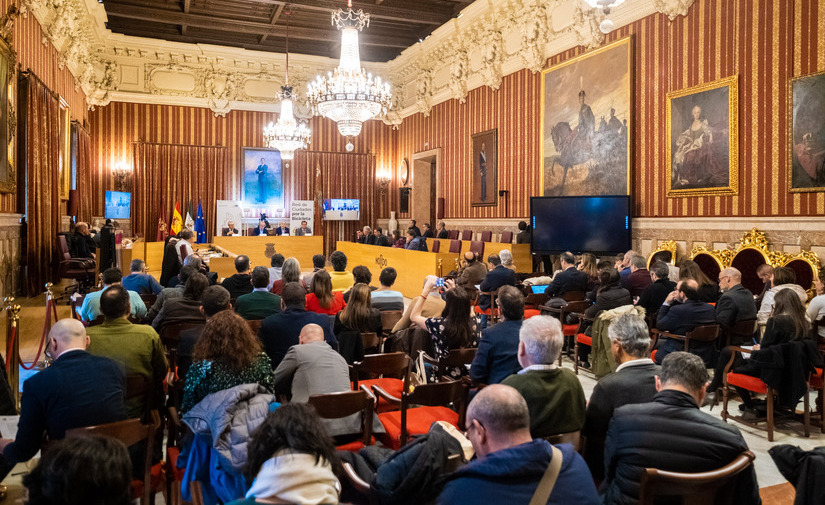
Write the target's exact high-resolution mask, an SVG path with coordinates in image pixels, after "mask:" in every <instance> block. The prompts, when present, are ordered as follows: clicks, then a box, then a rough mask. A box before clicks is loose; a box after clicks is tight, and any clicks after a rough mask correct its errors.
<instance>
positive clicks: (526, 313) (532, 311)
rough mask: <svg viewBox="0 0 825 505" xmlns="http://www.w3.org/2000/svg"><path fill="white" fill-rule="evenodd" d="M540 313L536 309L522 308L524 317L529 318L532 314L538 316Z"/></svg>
mask: <svg viewBox="0 0 825 505" xmlns="http://www.w3.org/2000/svg"><path fill="white" fill-rule="evenodd" d="M540 314H541V311H540V310H536V309H524V319H530V318H531V317H533V316H538V315H540Z"/></svg>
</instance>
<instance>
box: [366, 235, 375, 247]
mask: <svg viewBox="0 0 825 505" xmlns="http://www.w3.org/2000/svg"><path fill="white" fill-rule="evenodd" d="M376 239H377V237H376V236H375V235H373V234H372V233H370V234H369V235H367V236H366V237H364V243H365V244H367V245H375V241H376Z"/></svg>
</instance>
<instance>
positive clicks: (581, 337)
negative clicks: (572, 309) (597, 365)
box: [559, 314, 599, 375]
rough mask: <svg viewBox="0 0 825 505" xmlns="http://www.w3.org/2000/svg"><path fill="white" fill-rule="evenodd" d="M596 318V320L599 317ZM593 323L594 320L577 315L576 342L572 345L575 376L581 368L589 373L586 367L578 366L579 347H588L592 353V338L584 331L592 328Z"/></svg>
mask: <svg viewBox="0 0 825 505" xmlns="http://www.w3.org/2000/svg"><path fill="white" fill-rule="evenodd" d="M596 317H597V318H598V317H599V316H596ZM594 321H595V320H594V319H590V318H587V317H584V314H581V315H579V327H578V329H577V330H576V340H575V342H574V343H573V372H575V374H576V375H578V374H579V368H583V369H584V370H587V371H590V369H589V368H587V367H580V366H579V346H580V345H588V346H590V349H591V351H592V349H593V337H591V336H590V335H587V334H586V333H585V332H584V331H585V329H587V327H588V326H592V325H593V322H594ZM559 359H561V358H559Z"/></svg>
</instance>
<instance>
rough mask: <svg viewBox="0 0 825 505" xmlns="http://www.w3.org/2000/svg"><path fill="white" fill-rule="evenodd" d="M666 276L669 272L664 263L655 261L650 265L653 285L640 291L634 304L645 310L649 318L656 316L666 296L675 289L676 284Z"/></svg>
mask: <svg viewBox="0 0 825 505" xmlns="http://www.w3.org/2000/svg"><path fill="white" fill-rule="evenodd" d="M668 275H669V271H668V268H667V265H666V264H665V263H662V262H661V261H656V262H655V263H653V264H652V265H650V278H651V279H652V280H653V283H651V284H650V285H649V286H648V287H646V288H645V290H644V291H642V294H641V296H639V301H638V302H636V305H638V306H639V307H642V308H644V309H645V313H646V314H650V315H651V316H652V315H653V314H656V312H657V311H658V310H659V307H661V306H662V304H663V303H665V298H667V295H669V294H670V293H671V292H673V290H674V289H676V283H675V282H673V281H671V280H670V278H669V277H668ZM631 295H632V293H631Z"/></svg>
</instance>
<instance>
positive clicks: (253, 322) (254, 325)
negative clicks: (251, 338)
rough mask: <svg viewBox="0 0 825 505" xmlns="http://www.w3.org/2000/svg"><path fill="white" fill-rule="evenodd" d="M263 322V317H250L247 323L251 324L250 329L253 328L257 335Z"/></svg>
mask: <svg viewBox="0 0 825 505" xmlns="http://www.w3.org/2000/svg"><path fill="white" fill-rule="evenodd" d="M263 322H264V320H263V319H248V320H247V321H246V324H247V325H248V326H249V329H250V330H252V333H254V334H255V335H256V336H257V335H258V332H259V331H261V323H263Z"/></svg>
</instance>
